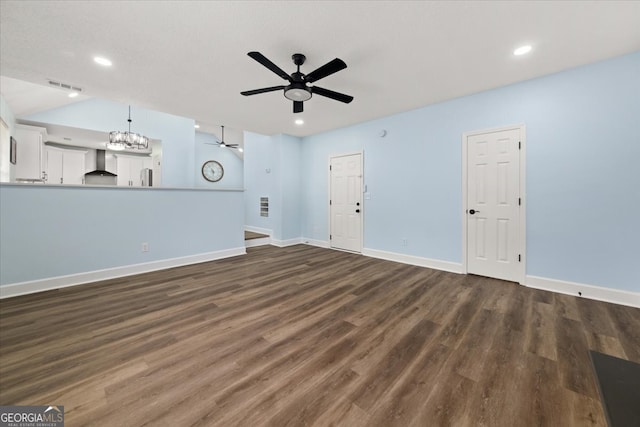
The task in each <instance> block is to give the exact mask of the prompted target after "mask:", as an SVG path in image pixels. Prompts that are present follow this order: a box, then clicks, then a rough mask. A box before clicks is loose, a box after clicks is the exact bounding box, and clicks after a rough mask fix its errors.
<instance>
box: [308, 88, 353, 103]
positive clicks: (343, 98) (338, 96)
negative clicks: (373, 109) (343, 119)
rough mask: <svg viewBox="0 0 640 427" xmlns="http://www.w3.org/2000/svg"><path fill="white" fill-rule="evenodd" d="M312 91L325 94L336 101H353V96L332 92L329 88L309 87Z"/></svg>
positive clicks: (321, 94)
mask: <svg viewBox="0 0 640 427" xmlns="http://www.w3.org/2000/svg"><path fill="white" fill-rule="evenodd" d="M309 89H311V92H312V93H315V94H318V95H320V96H326V97H327V98H331V99H335V100H336V101H340V102H344V103H345V104H348V103H350V102H351V101H353V96H349V95H345V94H344V93H340V92H334V91H332V90H329V89H325V88H321V87H318V86H313V87H310V88H309Z"/></svg>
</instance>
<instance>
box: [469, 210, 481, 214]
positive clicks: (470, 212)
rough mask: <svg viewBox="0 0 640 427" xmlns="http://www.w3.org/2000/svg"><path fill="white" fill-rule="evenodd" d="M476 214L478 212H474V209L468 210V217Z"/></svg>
mask: <svg viewBox="0 0 640 427" xmlns="http://www.w3.org/2000/svg"><path fill="white" fill-rule="evenodd" d="M476 212H480V211H476V210H474V209H469V215H473V214H474V213H476Z"/></svg>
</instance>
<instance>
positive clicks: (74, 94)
mask: <svg viewBox="0 0 640 427" xmlns="http://www.w3.org/2000/svg"><path fill="white" fill-rule="evenodd" d="M78 95H80V94H79V93H78V92H71V93H70V94H69V95H67V96H68V97H69V98H75V97H76V96H78Z"/></svg>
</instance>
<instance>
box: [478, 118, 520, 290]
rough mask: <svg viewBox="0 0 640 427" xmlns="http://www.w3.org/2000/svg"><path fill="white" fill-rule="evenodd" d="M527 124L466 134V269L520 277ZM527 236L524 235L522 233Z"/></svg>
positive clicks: (484, 273)
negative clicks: (523, 146) (523, 141)
mask: <svg viewBox="0 0 640 427" xmlns="http://www.w3.org/2000/svg"><path fill="white" fill-rule="evenodd" d="M521 132H523V129H522V128H520V127H518V128H512V129H506V130H499V131H495V132H487V133H482V134H472V135H468V136H467V140H466V153H467V183H466V185H467V201H466V202H467V203H466V205H467V211H466V212H465V215H466V221H467V227H466V229H467V272H469V273H473V274H478V275H481V276H489V277H495V278H499V279H503V280H509V281H514V282H519V281H522V279H523V277H522V274H523V269H522V266H523V264H522V263H521V262H522V259H521V257H522V255H523V254H522V251H521V247H522V246H521V242H520V239H521V236H520V209H521V205H520V153H521V150H520V147H521ZM522 238H523V237H522Z"/></svg>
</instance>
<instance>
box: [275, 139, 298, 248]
mask: <svg viewBox="0 0 640 427" xmlns="http://www.w3.org/2000/svg"><path fill="white" fill-rule="evenodd" d="M274 140H275V142H276V153H277V156H278V162H277V167H276V170H275V177H276V179H277V181H276V182H277V183H278V186H279V189H278V190H279V191H278V192H277V194H278V195H279V197H280V200H279V204H278V208H279V211H280V212H279V214H280V215H279V220H280V222H279V224H278V226H277V227H276V228H275V230H274V231H275V233H274V234H275V236H276V237H277V238H278V239H280V240H289V239H295V238H300V237H301V236H302V216H301V214H300V213H301V192H302V183H301V175H302V170H301V168H300V160H301V140H300V138H297V137H294V136H291V135H277V136H275V137H274Z"/></svg>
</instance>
